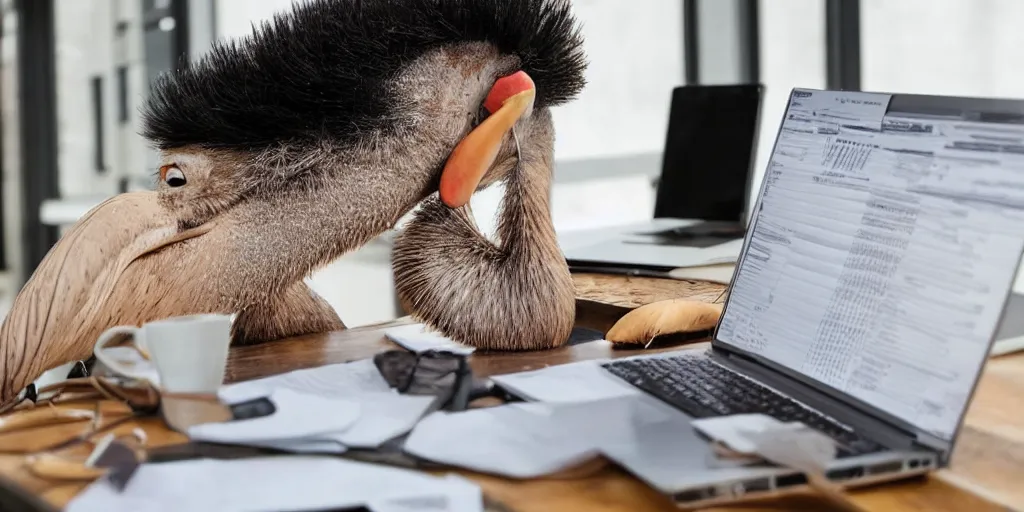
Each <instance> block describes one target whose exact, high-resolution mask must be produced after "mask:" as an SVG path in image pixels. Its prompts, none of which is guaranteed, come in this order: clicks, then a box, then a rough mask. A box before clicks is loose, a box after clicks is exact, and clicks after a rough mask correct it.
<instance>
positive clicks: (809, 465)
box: [744, 422, 836, 473]
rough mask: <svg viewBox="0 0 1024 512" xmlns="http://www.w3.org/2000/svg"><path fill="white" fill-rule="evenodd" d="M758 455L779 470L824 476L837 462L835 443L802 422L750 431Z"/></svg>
mask: <svg viewBox="0 0 1024 512" xmlns="http://www.w3.org/2000/svg"><path fill="white" fill-rule="evenodd" d="M744 435H746V436H747V439H749V440H750V441H751V442H753V444H754V450H755V453H757V454H759V455H761V456H762V457H764V458H765V459H766V460H769V461H771V462H774V463H776V464H778V465H780V466H783V467H787V468H792V469H796V470H800V471H807V472H811V473H823V472H825V470H826V469H828V466H829V464H831V463H832V461H834V460H835V458H836V443H835V441H834V440H833V439H832V438H831V437H829V436H827V435H825V434H823V433H821V432H818V431H817V430H814V429H812V428H810V427H808V426H807V425H804V424H802V423H799V422H791V423H781V424H778V425H773V426H769V427H767V428H763V429H761V430H757V431H748V432H745V433H744Z"/></svg>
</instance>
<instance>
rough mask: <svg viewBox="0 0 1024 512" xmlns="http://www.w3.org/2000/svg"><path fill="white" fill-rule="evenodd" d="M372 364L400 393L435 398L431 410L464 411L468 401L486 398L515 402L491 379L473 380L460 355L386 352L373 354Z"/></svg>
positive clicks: (465, 361)
mask: <svg viewBox="0 0 1024 512" xmlns="http://www.w3.org/2000/svg"><path fill="white" fill-rule="evenodd" d="M373 363H374V365H376V367H377V370H378V371H379V372H380V375H381V377H383V378H384V380H385V381H386V382H387V383H388V385H389V386H391V387H392V388H393V389H395V390H397V391H398V392H399V393H403V394H409V395H421V396H422V395H425V396H435V397H437V401H436V402H435V403H434V407H433V409H434V410H437V409H444V410H448V411H464V410H466V409H467V408H468V407H469V404H470V403H471V402H473V401H475V400H478V399H480V398H485V397H491V398H497V399H499V400H502V401H513V400H516V398H515V397H513V396H511V395H509V394H508V393H506V392H505V391H504V390H503V389H501V388H499V387H498V386H496V385H494V383H493V382H491V381H490V380H477V379H475V378H474V377H473V370H472V369H471V368H470V366H469V361H468V360H467V358H466V356H465V355H462V354H455V353H452V352H444V351H436V350H428V351H424V352H420V353H415V352H409V351H407V350H389V351H387V352H381V353H379V354H377V355H375V356H374V357H373Z"/></svg>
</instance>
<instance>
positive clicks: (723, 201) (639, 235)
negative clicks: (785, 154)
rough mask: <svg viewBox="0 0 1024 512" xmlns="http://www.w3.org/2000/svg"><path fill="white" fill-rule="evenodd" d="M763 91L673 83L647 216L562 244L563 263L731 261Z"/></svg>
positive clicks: (657, 265) (660, 266)
mask: <svg viewBox="0 0 1024 512" xmlns="http://www.w3.org/2000/svg"><path fill="white" fill-rule="evenodd" d="M763 94H764V87H763V86H762V85H760V84H738V85H687V86H681V87H676V88H675V89H673V91H672V101H671V107H670V112H669V119H668V129H667V133H666V139H665V149H664V152H663V155H662V169H661V176H660V177H659V183H658V187H657V194H656V197H655V202H654V218H653V219H651V220H650V221H648V222H644V223H640V224H637V225H633V226H626V227H623V228H622V229H615V230H601V232H600V233H595V234H594V236H593V237H592V239H591V240H590V241H589V242H588V243H585V244H578V245H573V246H566V247H565V257H566V259H567V260H568V261H569V264H570V265H571V266H572V267H574V269H586V268H592V267H601V268H602V269H603V270H609V269H615V268H621V269H628V270H634V269H640V270H652V271H667V270H671V269H673V268H677V267H685V266H700V265H705V264H710V263H721V262H726V263H734V262H735V261H736V258H737V256H738V255H739V248H740V245H741V243H740V241H741V239H742V238H743V234H744V232H745V230H746V225H747V220H748V216H749V214H750V204H749V198H750V186H751V178H752V175H753V168H754V160H755V158H754V157H755V154H756V148H757V134H758V126H759V120H760V112H761V101H762V97H763Z"/></svg>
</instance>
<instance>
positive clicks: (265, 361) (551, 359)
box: [0, 299, 1024, 512]
mask: <svg viewBox="0 0 1024 512" xmlns="http://www.w3.org/2000/svg"><path fill="white" fill-rule="evenodd" d="M709 300H710V299H709ZM405 322H407V320H400V321H399V322H398V323H405ZM390 325H394V324H393V323H392V324H384V325H381V326H375V327H367V328H359V329H351V330H348V331H343V332H337V333H330V334H325V335H317V336H307V337H303V338H294V339H288V340H282V341H279V342H275V343H271V344H265V345H260V346H254V347H242V348H235V349H233V350H232V353H231V356H230V360H229V364H228V380H229V381H239V380H246V379H252V378H256V377H261V376H266V375H271V374H276V373H281V372H286V371H290V370H294V369H299V368H309V367H314V366H319V365H324V364H331V363H340V362H346V361H352V360H356V359H361V358H366V357H369V356H372V355H373V354H375V353H377V352H379V351H382V350H385V349H389V348H393V347H394V345H392V344H391V343H390V342H388V341H387V340H386V339H385V338H384V336H383V333H382V329H383V328H384V327H387V326H390ZM661 350H667V349H661ZM635 353H636V352H634V351H628V352H627V351H617V350H612V349H611V347H610V346H609V344H608V343H606V342H591V343H586V344H582V345H577V346H573V347H566V348H561V349H557V350H552V351H546V352H536V353H518V354H502V353H499V354H477V355H474V356H473V358H472V365H473V368H474V370H475V371H476V372H477V373H479V374H481V375H495V374H501V373H510V372H518V371H524V370H530V369H536V368H542V367H545V366H549V365H555V364H564V363H569V362H573V361H580V360H587V359H594V358H605V357H621V356H624V355H628V354H635ZM1021 396H1024V355H1017V356H1009V357H1004V358H1000V359H994V360H992V361H990V363H989V365H988V368H987V370H986V373H985V375H984V377H983V379H982V382H981V384H980V386H979V388H978V394H977V397H976V399H975V401H974V403H973V405H972V407H971V410H970V413H969V415H968V418H967V422H966V426H965V430H964V432H963V434H962V436H961V441H960V444H959V445H958V448H957V450H956V453H955V455H954V460H953V467H952V468H951V469H950V470H947V471H942V472H940V473H939V474H937V475H935V476H932V477H930V478H926V479H918V480H915V481H910V482H902V483H893V484H885V485H881V486H876V487H872V488H869V489H864V490H859V491H856V492H854V493H853V496H854V498H855V500H856V501H857V502H858V503H859V504H860V505H862V506H863V507H865V508H866V509H867V510H883V511H939V510H951V511H952V510H955V511H972V512H974V511H988V510H1006V508H1007V507H1013V508H1015V509H1024V486H1022V485H1021V484H1020V481H1021V479H1022V478H1024V407H1021V406H1020V405H1019V397H1021ZM105 409H106V411H107V412H106V414H105V415H104V416H105V421H114V420H116V419H117V418H120V417H123V415H124V414H125V410H124V409H123V407H122V406H120V404H115V403H108V404H105ZM135 427H141V428H143V429H144V430H145V431H146V432H147V434H148V436H149V444H150V446H161V445H168V444H175V443H180V442H183V441H184V438H183V436H181V435H180V434H176V433H174V432H170V431H168V430H167V429H166V428H165V427H163V425H162V424H160V423H159V422H158V421H157V420H153V419H146V420H142V421H133V422H131V423H127V424H124V425H121V426H119V427H118V428H116V429H115V430H114V431H115V432H122V433H127V432H130V431H131V429H132V428H135ZM80 431H82V426H81V425H71V426H55V427H48V428H47V429H45V434H41V433H40V429H36V430H32V431H29V432H25V433H12V434H8V436H19V437H20V438H16V439H10V438H8V439H6V441H8V442H10V441H14V442H17V443H20V444H23V445H24V447H25V450H26V451H31V450H33V449H34V448H33V447H38V446H44V445H45V444H47V443H48V442H52V441H53V440H54V439H62V438H65V437H69V436H71V435H74V434H75V433H77V432H80ZM86 451H87V447H85V446H79V447H77V448H74V449H72V450H70V451H69V453H77V454H80V455H81V454H83V453H84V452H86ZM23 460H24V458H23V456H20V455H0V475H3V476H4V477H6V478H8V479H10V480H13V481H14V482H16V483H17V484H19V485H20V486H22V487H23V488H25V489H26V490H28V491H30V492H32V493H35V494H37V495H39V496H41V497H43V498H44V499H45V500H46V501H48V502H50V503H52V504H54V505H56V506H62V505H64V504H65V503H67V502H68V501H69V500H70V499H71V498H72V497H73V496H74V495H75V494H76V493H77V492H79V491H80V490H81V489H82V488H83V487H84V485H82V484H77V483H61V482H53V481H44V480H40V479H38V478H35V477H33V476H32V475H30V474H28V473H27V472H26V471H25V470H24V469H23V468H22V463H23ZM469 476H470V477H471V478H473V479H474V480H476V481H477V482H479V483H480V484H481V485H482V487H483V488H484V490H485V492H486V493H487V495H488V496H489V497H491V498H493V499H495V500H498V501H500V502H501V503H503V504H504V505H506V506H507V507H508V508H509V509H510V510H513V511H516V512H532V511H537V512H544V511H551V510H558V511H570V512H571V511H586V512H600V511H609V512H611V511H637V512H640V511H670V510H676V508H675V507H674V506H673V505H672V503H671V502H670V501H669V500H668V499H667V498H665V497H664V496H662V495H660V494H658V493H657V492H655V491H654V490H652V489H650V488H648V487H647V486H645V485H644V484H642V483H641V482H640V481H638V480H637V479H635V478H633V477H631V476H629V475H628V474H626V473H625V472H623V471H621V470H619V469H617V468H615V467H612V466H608V465H604V464H591V465H588V466H587V467H584V468H580V469H579V470H576V471H573V472H570V473H569V474H566V475H560V476H559V477H557V478H549V479H544V480H530V481H511V480H507V479H503V478H496V477H490V476H483V475H472V474H470V475H469ZM825 509H826V508H825V507H824V505H823V502H821V501H819V500H817V499H816V498H814V497H810V496H797V497H793V498H790V499H785V500H776V501H773V502H761V503H759V504H756V505H753V504H751V505H743V506H734V507H728V508H715V509H713V510H717V511H726V510H736V511H739V510H743V511H754V510H816V511H820V510H825Z"/></svg>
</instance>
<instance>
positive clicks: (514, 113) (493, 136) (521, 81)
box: [440, 71, 536, 208]
mask: <svg viewBox="0 0 1024 512" xmlns="http://www.w3.org/2000/svg"><path fill="white" fill-rule="evenodd" d="M535 96H536V88H535V87H534V85H533V79H531V78H530V76H529V75H527V74H526V73H524V72H522V71H517V72H516V73H513V74H511V75H509V76H506V77H502V78H499V79H498V80H497V81H495V82H494V86H493V87H491V92H490V93H488V94H487V99H486V100H485V101H484V108H486V109H487V111H488V112H490V113H491V115H489V116H487V119H484V121H483V122H482V123H480V125H479V126H477V127H476V128H475V129H474V130H473V131H471V132H469V135H466V137H465V138H464V139H462V141H461V142H459V144H458V145H457V146H455V150H453V151H452V154H451V156H449V157H448V162H447V163H446V164H445V166H444V170H443V171H442V172H441V185H440V195H441V201H442V202H444V204H446V205H448V206H449V207H451V208H459V207H461V206H464V205H465V204H466V203H468V202H469V198H470V197H471V196H472V195H473V192H475V191H476V188H477V187H478V186H479V185H480V180H481V179H483V177H484V174H486V173H487V170H488V169H490V168H491V165H493V164H494V159H495V158H496V157H497V156H498V149H499V148H500V147H501V142H502V140H504V138H505V134H507V133H508V132H509V130H511V129H512V127H513V126H515V124H516V121H518V120H519V118H521V117H522V116H523V114H525V113H526V112H527V111H528V110H530V109H531V108H533V98H534V97H535Z"/></svg>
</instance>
